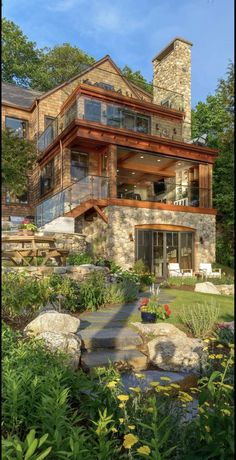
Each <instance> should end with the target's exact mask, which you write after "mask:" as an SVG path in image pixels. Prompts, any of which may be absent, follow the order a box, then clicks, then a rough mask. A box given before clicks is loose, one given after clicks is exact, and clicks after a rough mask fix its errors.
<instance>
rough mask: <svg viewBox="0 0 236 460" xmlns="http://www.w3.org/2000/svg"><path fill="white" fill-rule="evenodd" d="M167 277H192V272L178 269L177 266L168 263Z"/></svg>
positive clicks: (189, 269) (187, 269) (188, 269)
mask: <svg viewBox="0 0 236 460" xmlns="http://www.w3.org/2000/svg"><path fill="white" fill-rule="evenodd" d="M168 269H169V276H181V277H183V276H193V270H192V269H191V268H186V269H180V266H179V264H177V263H169V266H168Z"/></svg>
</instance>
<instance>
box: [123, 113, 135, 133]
mask: <svg viewBox="0 0 236 460" xmlns="http://www.w3.org/2000/svg"><path fill="white" fill-rule="evenodd" d="M123 128H125V129H130V130H132V131H134V129H135V114H134V113H131V112H123Z"/></svg>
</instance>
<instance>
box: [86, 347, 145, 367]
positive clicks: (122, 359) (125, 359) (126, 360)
mask: <svg viewBox="0 0 236 460" xmlns="http://www.w3.org/2000/svg"><path fill="white" fill-rule="evenodd" d="M110 363H113V364H114V363H117V364H119V365H128V366H131V367H132V368H133V369H135V370H136V371H137V370H143V369H145V368H146V365H147V357H146V356H145V355H144V354H143V353H141V352H140V351H138V350H134V349H133V350H101V351H91V352H83V353H82V355H81V364H82V366H83V367H84V368H87V369H92V368H93V367H103V366H104V367H107V366H109V364H110Z"/></svg>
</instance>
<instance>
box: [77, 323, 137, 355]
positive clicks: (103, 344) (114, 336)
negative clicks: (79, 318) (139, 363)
mask: <svg viewBox="0 0 236 460" xmlns="http://www.w3.org/2000/svg"><path fill="white" fill-rule="evenodd" d="M77 335H78V337H79V338H80V340H81V342H82V349H85V350H96V349H98V348H99V349H116V350H128V349H136V348H137V347H140V346H141V345H143V341H142V339H141V337H140V335H139V334H138V333H137V332H136V331H134V330H133V329H130V328H128V327H115V328H101V327H93V328H87V329H84V330H81V331H79V332H78V333H77Z"/></svg>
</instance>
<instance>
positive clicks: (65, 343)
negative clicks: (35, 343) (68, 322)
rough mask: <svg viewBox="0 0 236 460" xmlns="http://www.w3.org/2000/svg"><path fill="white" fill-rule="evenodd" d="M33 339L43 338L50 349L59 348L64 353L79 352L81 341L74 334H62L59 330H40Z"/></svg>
mask: <svg viewBox="0 0 236 460" xmlns="http://www.w3.org/2000/svg"><path fill="white" fill-rule="evenodd" d="M35 340H43V341H44V342H45V344H46V345H47V346H48V348H49V349H50V350H51V351H56V350H60V351H63V352H64V353H70V354H74V353H79V354H80V348H81V341H80V339H79V337H78V336H77V335H75V334H71V333H69V334H62V333H59V332H41V334H39V335H37V336H36V337H35Z"/></svg>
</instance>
